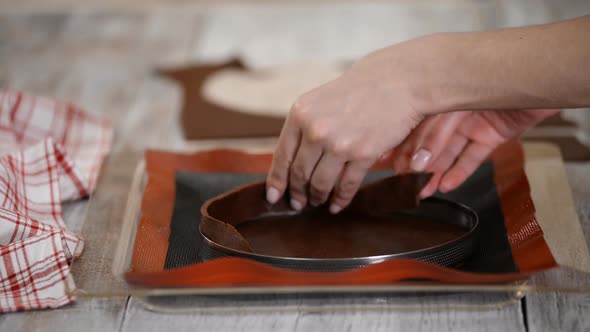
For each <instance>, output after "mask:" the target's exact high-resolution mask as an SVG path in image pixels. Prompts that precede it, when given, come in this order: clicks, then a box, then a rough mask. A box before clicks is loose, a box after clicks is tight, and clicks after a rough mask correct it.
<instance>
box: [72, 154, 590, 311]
mask: <svg viewBox="0 0 590 332" xmlns="http://www.w3.org/2000/svg"><path fill="white" fill-rule="evenodd" d="M525 153H526V157H527V164H526V171H527V175H528V177H529V181H530V182H531V189H532V192H531V194H532V196H533V200H534V201H535V205H536V206H537V218H538V221H539V224H540V225H541V226H542V228H543V230H544V232H545V236H546V238H547V242H548V244H549V246H550V247H551V250H552V252H553V253H554V255H555V256H556V259H557V260H558V263H560V264H561V265H562V266H561V267H560V268H557V269H554V270H551V271H548V272H546V273H541V274H539V275H537V276H535V277H534V278H531V279H529V280H526V281H523V282H518V283H511V284H503V285H441V284H428V283H403V284H395V285H380V286H329V287H326V286H298V287H215V288H139V287H134V286H132V285H128V284H125V283H124V281H123V280H124V279H123V275H124V273H125V272H127V271H128V270H129V267H130V262H131V256H132V252H133V246H134V240H135V234H136V231H137V226H138V223H139V220H140V217H141V215H140V205H141V200H142V195H143V190H144V188H145V185H146V180H147V179H146V173H145V163H144V162H143V161H141V162H140V163H139V164H138V165H137V168H136V170H135V174H134V177H133V182H132V186H131V189H130V192H129V196H128V201H127V207H126V209H125V215H124V218H123V220H122V225H121V232H120V237H119V241H118V244H117V249H116V251H115V256H114V257H113V264H112V272H113V276H114V278H116V279H118V280H119V281H121V283H119V285H125V286H123V287H115V288H110V289H80V290H77V291H75V292H73V295H76V296H78V297H108V296H128V295H133V296H136V297H138V299H139V300H140V301H141V302H142V303H143V304H144V305H145V306H146V308H148V309H151V310H157V311H164V312H233V311H240V312H243V311H244V310H255V311H267V310H272V311H284V310H297V311H301V310H308V311H325V310H328V311H340V310H412V309H421V310H423V309H424V308H425V307H429V308H432V309H434V310H438V309H443V310H444V309H457V308H469V309H474V310H486V309H490V308H497V307H498V306H502V305H505V304H509V303H512V302H514V301H518V300H519V299H520V298H521V297H522V296H524V295H525V294H526V293H528V292H542V291H562V292H576V293H580V292H590V277H588V271H590V255H588V247H587V244H586V241H585V239H584V235H583V232H582V231H581V225H580V223H579V220H578V217H577V214H576V211H575V206H574V204H573V199H572V196H571V192H570V189H569V186H568V184H567V177H566V174H565V169H564V164H563V162H562V160H561V158H560V155H559V151H558V150H556V149H555V148H554V147H553V146H550V145H546V144H540V143H534V144H526V145H525ZM547 188H552V190H553V193H552V194H549V193H548V192H547V191H546V189H547ZM556 195H557V196H558V204H559V205H555V204H543V202H546V201H547V200H548V199H552V197H553V199H554V197H555V196H556ZM554 200H555V199H554ZM557 215H558V216H560V217H559V218H555V216H557ZM551 218H553V219H551ZM556 230H557V231H556ZM564 236H565V237H567V239H568V241H564V240H563V238H564ZM73 264H75V262H74V263H73ZM425 303H426V304H427V305H426V306H425Z"/></svg>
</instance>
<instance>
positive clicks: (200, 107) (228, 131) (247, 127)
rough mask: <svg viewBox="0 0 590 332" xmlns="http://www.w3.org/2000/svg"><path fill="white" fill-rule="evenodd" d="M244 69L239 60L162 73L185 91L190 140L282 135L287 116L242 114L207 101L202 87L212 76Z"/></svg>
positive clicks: (185, 118) (184, 108) (184, 126)
mask: <svg viewBox="0 0 590 332" xmlns="http://www.w3.org/2000/svg"><path fill="white" fill-rule="evenodd" d="M226 68H239V69H244V70H246V69H245V68H244V65H243V64H242V63H241V62H240V61H238V60H234V61H230V62H227V63H223V64H219V65H197V66H188V67H184V68H179V69H175V70H166V71H161V72H160V73H161V74H162V75H164V76H167V77H169V78H172V79H174V80H175V81H178V83H179V84H180V85H181V87H182V88H183V103H182V110H181V124H182V129H183V131H184V137H185V138H187V139H189V140H196V139H207V138H238V137H269V136H279V134H280V133H281V128H282V127H283V122H285V119H284V118H283V117H274V116H264V115H257V114H247V113H242V112H240V111H239V110H232V109H228V108H225V107H222V106H219V105H216V104H213V103H210V102H209V101H207V100H206V99H205V98H204V97H203V95H202V93H201V88H202V87H203V84H204V83H205V81H206V79H207V77H208V76H209V75H211V74H212V73H214V72H216V71H218V70H222V69H226Z"/></svg>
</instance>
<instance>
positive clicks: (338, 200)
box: [330, 161, 372, 214]
mask: <svg viewBox="0 0 590 332" xmlns="http://www.w3.org/2000/svg"><path fill="white" fill-rule="evenodd" d="M371 165H372V162H371V161H352V162H349V163H348V164H347V165H346V167H345V168H344V171H343V172H342V177H341V178H340V181H339V182H338V185H337V187H336V188H335V190H334V194H333V195H332V200H331V202H330V212H331V213H334V214H336V213H338V212H340V211H341V210H342V209H343V208H345V207H346V206H348V204H350V202H351V201H352V198H353V197H354V195H355V194H356V192H357V191H358V189H359V188H360V186H361V183H362V182H363V179H364V178H365V175H367V172H368V171H369V168H370V167H371Z"/></svg>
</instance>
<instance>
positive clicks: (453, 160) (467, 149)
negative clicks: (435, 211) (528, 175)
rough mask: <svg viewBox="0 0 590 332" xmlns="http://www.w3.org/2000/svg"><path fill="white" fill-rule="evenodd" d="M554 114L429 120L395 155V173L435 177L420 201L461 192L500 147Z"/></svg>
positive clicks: (503, 113) (464, 114)
mask: <svg viewBox="0 0 590 332" xmlns="http://www.w3.org/2000/svg"><path fill="white" fill-rule="evenodd" d="M558 112H559V110H556V109H535V110H515V111H479V112H470V111H463V112H453V113H444V114H438V115H434V116H429V117H427V118H425V119H424V120H423V121H422V122H421V123H420V124H419V125H418V126H417V127H416V128H415V129H414V130H413V131H412V132H411V133H410V135H408V137H407V138H406V139H405V140H404V142H403V143H402V144H400V145H399V146H398V147H397V148H395V149H394V151H393V157H394V159H393V160H394V164H393V168H394V169H395V170H396V171H397V172H402V173H403V172H408V171H414V172H421V171H426V172H432V173H434V176H433V177H432V179H431V180H430V182H429V183H428V185H427V186H426V187H425V188H424V189H423V191H422V193H421V195H420V196H421V197H427V196H430V195H432V194H433V193H434V192H435V191H436V190H437V189H439V190H440V191H442V192H447V191H450V190H453V189H455V188H457V187H458V186H459V185H460V184H461V183H463V181H465V179H467V177H469V176H470V175H471V174H472V173H473V172H474V171H475V170H476V169H477V167H478V166H479V165H480V164H481V163H482V162H483V161H484V160H485V159H486V158H487V157H488V155H489V154H490V153H491V152H492V151H493V150H494V149H495V148H496V147H497V146H498V145H500V144H502V143H504V142H506V141H508V140H511V139H513V138H515V137H518V136H519V135H521V134H522V133H523V132H525V131H526V130H527V129H529V128H531V127H533V126H535V125H536V124H537V123H539V122H541V121H542V120H543V119H545V118H547V117H549V116H551V115H553V114H555V113H558Z"/></svg>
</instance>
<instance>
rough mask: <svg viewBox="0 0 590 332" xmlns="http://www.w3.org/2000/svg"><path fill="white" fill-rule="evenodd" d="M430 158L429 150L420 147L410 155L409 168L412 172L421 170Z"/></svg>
mask: <svg viewBox="0 0 590 332" xmlns="http://www.w3.org/2000/svg"><path fill="white" fill-rule="evenodd" d="M430 158H432V154H431V153H430V152H429V151H427V150H424V149H420V150H418V152H416V153H415V154H414V156H413V157H412V161H411V162H410V168H411V169H412V170H413V171H414V172H422V171H423V170H424V169H425V168H426V165H427V164H428V161H430Z"/></svg>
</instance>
